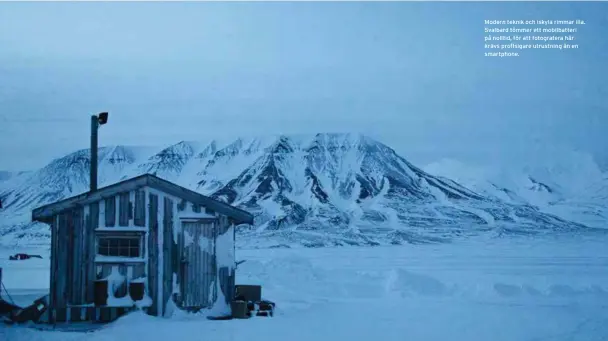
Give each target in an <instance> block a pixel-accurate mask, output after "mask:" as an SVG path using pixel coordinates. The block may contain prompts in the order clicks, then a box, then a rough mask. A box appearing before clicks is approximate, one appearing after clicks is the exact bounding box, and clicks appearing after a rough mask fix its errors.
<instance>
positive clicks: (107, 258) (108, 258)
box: [95, 255, 145, 263]
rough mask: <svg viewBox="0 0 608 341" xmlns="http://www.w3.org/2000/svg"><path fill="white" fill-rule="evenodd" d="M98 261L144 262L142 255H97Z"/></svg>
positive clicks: (96, 260) (96, 259)
mask: <svg viewBox="0 0 608 341" xmlns="http://www.w3.org/2000/svg"><path fill="white" fill-rule="evenodd" d="M95 262H96V263H144V262H145V259H144V258H142V257H118V256H100V255H97V256H95Z"/></svg>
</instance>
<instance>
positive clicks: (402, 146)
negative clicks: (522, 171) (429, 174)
mask: <svg viewBox="0 0 608 341" xmlns="http://www.w3.org/2000/svg"><path fill="white" fill-rule="evenodd" d="M484 19H584V20H586V21H587V23H588V24H587V25H585V26H584V27H580V28H579V31H580V33H579V34H577V37H578V40H579V41H578V43H579V44H580V49H579V50H573V51H563V52H556V51H530V52H525V54H524V55H522V57H520V58H512V59H504V58H503V59H495V58H485V57H483V35H484V34H483V27H484V25H483V20H484ZM607 34H608V3H598V2H588V3H580V2H578V3H575V2H571V3H566V2H553V3H547V2H536V3H524V2H502V3H492V2H467V3H453V2H447V3H446V2H443V3H435V2H407V3H406V2H402V3H395V2H390V3H374V2H368V3H361V2H356V3H320V2H310V3H301V2H298V3H201V2H184V3H137V2H135V3H86V2H84V3H62V2H56V3H1V4H0V169H9V170H14V169H30V168H35V167H39V166H42V165H44V164H45V163H46V162H48V161H50V160H51V159H52V158H54V157H57V156H61V155H62V154H65V153H67V152H70V151H72V150H75V149H79V148H86V147H87V146H88V133H89V131H88V124H89V116H90V114H92V113H96V112H99V111H105V110H107V111H110V123H109V124H108V125H107V126H106V127H104V128H103V130H102V132H101V141H100V144H102V145H104V144H147V145H150V144H153V145H165V144H170V143H174V142H178V141H180V140H192V139H200V140H207V139H209V138H213V137H214V136H235V137H236V136H239V135H263V134H266V133H314V132H327V131H331V132H339V131H356V132H363V133H367V134H369V135H370V136H373V137H376V138H378V139H380V140H381V141H383V142H386V143H387V144H389V145H391V146H392V147H394V148H395V149H397V150H398V151H399V152H401V153H402V154H403V155H404V156H406V157H410V158H411V159H412V161H414V162H420V163H422V162H428V161H432V160H434V159H438V158H441V157H454V158H458V159H461V160H464V161H469V160H473V161H480V162H494V161H496V160H498V159H500V160H502V161H504V160H509V159H511V158H521V157H530V155H529V154H530V152H529V150H530V149H531V148H530V144H531V143H538V144H540V145H541V146H542V145H552V146H555V145H559V146H564V147H568V148H578V149H582V150H585V151H589V152H591V153H594V154H595V155H596V156H597V157H598V159H604V160H608V149H606V146H607V145H608V143H607V142H608V138H607V137H606V135H607V133H606V131H607V130H608V62H606V61H607V60H608V39H607V38H606V36H607Z"/></svg>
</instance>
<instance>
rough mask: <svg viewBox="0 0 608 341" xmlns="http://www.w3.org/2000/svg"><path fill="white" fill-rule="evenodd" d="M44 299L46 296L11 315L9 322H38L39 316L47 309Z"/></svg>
mask: <svg viewBox="0 0 608 341" xmlns="http://www.w3.org/2000/svg"><path fill="white" fill-rule="evenodd" d="M46 297H47V296H43V297H41V298H39V299H37V300H36V301H34V303H33V304H32V305H30V306H28V307H25V308H23V309H21V310H19V311H18V312H16V313H15V314H13V317H12V318H11V320H12V321H13V322H16V323H23V322H28V321H34V322H38V320H39V319H40V316H42V314H44V312H45V311H46V309H47V307H48V303H47V300H46Z"/></svg>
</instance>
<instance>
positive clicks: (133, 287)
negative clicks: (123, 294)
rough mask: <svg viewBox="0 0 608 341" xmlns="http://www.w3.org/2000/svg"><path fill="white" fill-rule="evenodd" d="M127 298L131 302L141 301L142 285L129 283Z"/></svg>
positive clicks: (142, 295) (142, 294) (142, 296)
mask: <svg viewBox="0 0 608 341" xmlns="http://www.w3.org/2000/svg"><path fill="white" fill-rule="evenodd" d="M129 296H131V299H132V300H133V301H141V300H142V299H143V298H144V283H143V282H141V283H129Z"/></svg>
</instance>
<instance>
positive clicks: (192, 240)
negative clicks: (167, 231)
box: [178, 221, 217, 309]
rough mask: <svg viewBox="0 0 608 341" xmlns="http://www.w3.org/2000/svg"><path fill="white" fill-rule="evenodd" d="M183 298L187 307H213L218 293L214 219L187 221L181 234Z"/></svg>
mask: <svg viewBox="0 0 608 341" xmlns="http://www.w3.org/2000/svg"><path fill="white" fill-rule="evenodd" d="M178 251H179V253H178V254H179V255H180V270H179V283H180V284H179V286H180V300H179V301H180V302H181V306H182V308H184V309H199V308H205V307H210V306H211V305H213V302H215V297H216V295H217V293H216V292H215V291H216V289H215V288H216V283H215V281H216V280H217V266H216V261H215V233H214V224H213V222H204V221H192V222H189V221H183V222H182V233H181V235H180V238H179V244H178Z"/></svg>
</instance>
